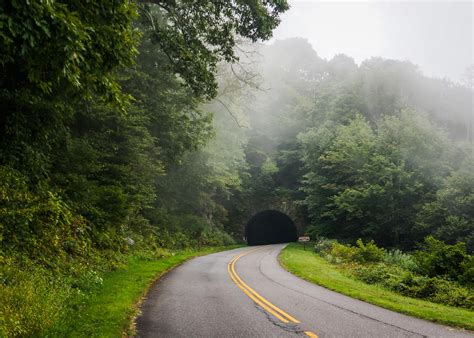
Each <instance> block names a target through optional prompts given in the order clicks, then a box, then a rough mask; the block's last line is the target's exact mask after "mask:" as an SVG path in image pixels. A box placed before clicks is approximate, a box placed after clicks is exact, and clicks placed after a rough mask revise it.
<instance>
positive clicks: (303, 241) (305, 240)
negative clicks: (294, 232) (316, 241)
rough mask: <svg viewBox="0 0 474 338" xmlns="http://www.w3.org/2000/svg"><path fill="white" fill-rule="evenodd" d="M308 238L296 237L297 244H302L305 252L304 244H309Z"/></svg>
mask: <svg viewBox="0 0 474 338" xmlns="http://www.w3.org/2000/svg"><path fill="white" fill-rule="evenodd" d="M309 240H310V238H309V236H300V237H298V242H300V243H303V250H305V251H306V242H309Z"/></svg>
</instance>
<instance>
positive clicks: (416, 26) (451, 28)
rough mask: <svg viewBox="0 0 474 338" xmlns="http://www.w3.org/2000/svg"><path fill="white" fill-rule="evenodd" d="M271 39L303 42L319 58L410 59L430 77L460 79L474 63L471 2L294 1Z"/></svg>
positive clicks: (472, 9) (473, 10) (473, 14)
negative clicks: (294, 39)
mask: <svg viewBox="0 0 474 338" xmlns="http://www.w3.org/2000/svg"><path fill="white" fill-rule="evenodd" d="M290 4H291V8H290V10H289V11H287V12H286V13H284V14H283V15H282V22H281V24H280V26H279V27H278V28H277V29H276V30H275V32H274V39H284V38H289V37H303V38H306V39H307V40H308V41H309V42H310V43H311V44H312V46H313V48H314V49H315V50H316V51H317V53H318V54H319V55H320V56H321V57H323V58H326V59H327V58H329V59H330V58H332V57H333V56H334V55H335V54H338V53H344V54H347V55H348V56H351V57H353V58H354V59H355V61H356V62H357V63H360V62H361V61H362V60H364V59H367V58H369V57H371V56H382V57H385V58H391V59H400V60H410V61H411V62H413V63H415V64H417V65H418V66H419V67H420V69H421V71H422V72H423V73H425V74H427V75H430V76H435V77H442V78H444V77H447V78H450V79H452V80H454V81H456V82H458V81H461V80H462V78H463V76H464V74H465V71H466V68H467V67H468V66H469V65H472V64H474V59H473V55H474V53H473V46H474V41H473V29H474V28H473V17H474V3H473V2H472V1H462V2H459V1H366V2H359V1H345V2H342V1H298V0H290Z"/></svg>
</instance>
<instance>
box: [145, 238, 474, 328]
mask: <svg viewBox="0 0 474 338" xmlns="http://www.w3.org/2000/svg"><path fill="white" fill-rule="evenodd" d="M284 246H285V245H284V244H276V245H268V246H260V247H247V248H241V249H236V250H231V251H225V252H220V253H216V254H212V255H208V256H203V257H199V258H195V259H193V260H190V261H188V262H186V263H184V264H183V265H181V266H180V267H178V268H176V269H174V270H172V271H171V272H170V273H168V274H167V275H165V276H164V277H163V278H162V279H161V280H160V281H159V283H157V284H156V285H155V286H154V287H153V288H152V289H151V290H150V292H149V294H148V297H147V299H146V301H145V302H144V303H143V305H142V308H141V312H142V315H141V316H140V317H139V318H138V319H137V329H138V337H292V336H300V337H305V336H310V337H316V336H317V337H474V335H472V334H471V333H469V332H466V331H461V330H456V329H452V328H448V327H445V326H441V325H437V324H434V323H430V322H427V321H424V320H420V319H416V318H412V317H408V316H405V315H402V314H399V313H396V312H392V311H389V310H386V309H382V308H380V307H378V306H374V305H371V304H368V303H365V302H362V301H359V300H355V299H353V298H350V297H347V296H344V295H341V294H339V293H336V292H332V291H329V290H327V289H325V288H322V287H319V286H317V285H314V284H311V283H308V282H306V281H304V280H302V279H300V278H298V277H296V276H294V275H292V274H290V273H289V272H287V271H286V270H284V269H283V268H282V267H281V266H280V265H279V263H278V254H279V252H280V251H281V249H282V248H283V247H284ZM229 263H230V264H229Z"/></svg>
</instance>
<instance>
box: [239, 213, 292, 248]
mask: <svg viewBox="0 0 474 338" xmlns="http://www.w3.org/2000/svg"><path fill="white" fill-rule="evenodd" d="M244 236H245V239H246V240H247V243H248V244H249V245H262V244H276V243H287V242H295V241H296V240H297V231H296V226H295V224H294V222H293V220H292V219H291V218H290V217H289V216H288V215H286V214H284V213H282V212H280V211H276V210H265V211H261V212H259V213H257V214H255V215H254V216H253V217H252V218H251V219H250V220H249V221H248V222H247V224H246V226H245V233H244Z"/></svg>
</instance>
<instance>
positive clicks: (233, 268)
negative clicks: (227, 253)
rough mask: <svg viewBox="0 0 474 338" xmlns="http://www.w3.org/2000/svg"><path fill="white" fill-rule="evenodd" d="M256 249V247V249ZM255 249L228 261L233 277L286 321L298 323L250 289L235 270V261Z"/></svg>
mask: <svg viewBox="0 0 474 338" xmlns="http://www.w3.org/2000/svg"><path fill="white" fill-rule="evenodd" d="M257 250H258V249H257ZM257 250H251V251H247V252H245V253H243V254H240V255H238V256H237V257H235V258H234V259H233V260H232V261H231V262H230V263H229V265H230V269H231V271H232V273H233V275H234V277H235V279H237V281H239V283H240V284H241V285H242V286H243V287H244V288H246V289H247V290H248V291H249V292H251V293H252V294H253V295H254V296H255V297H256V298H258V299H259V300H260V301H261V302H263V303H265V304H266V305H267V306H268V307H270V308H272V309H273V310H274V311H276V312H278V313H279V314H280V315H282V316H283V317H285V318H286V319H287V321H286V323H288V321H290V322H293V323H295V324H299V323H300V321H299V320H297V319H296V318H294V317H293V316H290V315H289V314H288V313H286V312H285V311H283V310H282V309H280V308H278V307H277V306H276V305H274V304H272V303H270V302H269V301H268V300H266V299H265V298H263V297H262V296H260V295H259V294H258V293H257V291H255V290H254V289H252V288H251V287H250V286H248V285H247V284H246V283H245V282H244V281H243V280H242V279H241V278H240V277H239V275H238V274H237V272H236V271H235V263H236V262H237V261H238V260H239V259H240V258H242V257H243V256H245V255H248V254H249V253H251V252H255V251H257Z"/></svg>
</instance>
